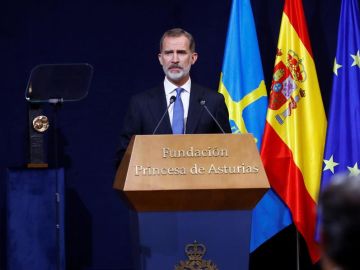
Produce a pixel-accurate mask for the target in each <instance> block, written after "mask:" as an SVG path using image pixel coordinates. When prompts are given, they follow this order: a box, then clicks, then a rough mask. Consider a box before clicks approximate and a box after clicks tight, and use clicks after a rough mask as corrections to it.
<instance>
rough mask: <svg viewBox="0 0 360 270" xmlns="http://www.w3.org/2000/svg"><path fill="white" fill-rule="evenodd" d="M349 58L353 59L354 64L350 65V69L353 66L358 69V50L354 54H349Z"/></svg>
mask: <svg viewBox="0 0 360 270" xmlns="http://www.w3.org/2000/svg"><path fill="white" fill-rule="evenodd" d="M351 57H352V58H353V59H354V62H353V63H352V65H351V66H352V67H353V66H358V67H359V68H360V52H359V50H358V51H357V53H356V54H351Z"/></svg>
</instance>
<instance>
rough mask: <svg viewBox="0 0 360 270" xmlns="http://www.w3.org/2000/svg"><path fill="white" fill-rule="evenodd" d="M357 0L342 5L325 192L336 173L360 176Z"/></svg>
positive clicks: (330, 114) (325, 168)
mask: <svg viewBox="0 0 360 270" xmlns="http://www.w3.org/2000/svg"><path fill="white" fill-rule="evenodd" d="M359 22H360V20H359V7H358V1H357V0H343V1H342V5H341V13H340V21H339V29H338V41H337V50H336V57H335V60H334V68H333V71H334V75H333V76H334V77H333V86H332V95H331V104H330V111H329V117H328V119H329V121H328V122H329V123H328V131H327V138H326V146H325V153H324V168H323V172H322V181H321V191H322V190H323V189H324V188H325V187H326V186H328V184H329V182H330V181H331V177H332V176H333V175H334V174H335V173H348V174H350V175H359V174H360V169H359V165H360V164H359V163H360V53H359V50H360V28H359Z"/></svg>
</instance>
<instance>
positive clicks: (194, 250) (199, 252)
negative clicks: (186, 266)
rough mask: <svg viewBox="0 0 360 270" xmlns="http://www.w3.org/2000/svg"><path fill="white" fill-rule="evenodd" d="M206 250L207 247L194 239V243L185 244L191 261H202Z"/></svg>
mask: <svg viewBox="0 0 360 270" xmlns="http://www.w3.org/2000/svg"><path fill="white" fill-rule="evenodd" d="M205 252H206V247H205V245H203V244H198V242H196V241H194V243H193V244H187V245H186V246H185V253H186V255H187V256H188V258H189V260H191V261H201V260H202V257H203V256H204V254H205Z"/></svg>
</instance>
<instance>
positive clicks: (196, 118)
mask: <svg viewBox="0 0 360 270" xmlns="http://www.w3.org/2000/svg"><path fill="white" fill-rule="evenodd" d="M201 100H205V101H206V106H207V107H208V109H209V110H210V111H211V113H212V114H213V115H214V117H215V118H216V120H217V121H218V122H219V124H220V126H221V127H222V128H223V130H224V131H225V132H226V133H231V128H230V124H229V113H228V110H227V107H226V105H225V100H224V97H223V95H222V94H219V93H218V92H216V91H212V90H209V89H206V88H203V87H201V86H199V85H196V84H194V83H192V84H191V91H190V102H189V111H188V118H187V122H186V127H185V133H187V134H206V133H222V131H221V130H220V129H219V127H218V126H217V125H216V123H215V121H214V120H213V119H212V118H211V116H210V115H209V114H208V113H207V112H206V110H205V108H204V107H203V106H202V105H200V101H201ZM166 104H167V101H166V96H165V90H164V86H163V85H161V86H159V87H156V88H153V89H150V90H148V91H145V92H142V93H140V94H138V95H135V96H134V97H133V98H132V99H131V101H130V104H129V108H128V111H127V113H126V115H125V118H124V123H123V129H122V131H121V135H120V147H119V150H118V152H117V159H118V161H120V160H121V158H122V156H123V154H124V153H125V150H126V148H127V146H128V144H129V142H130V139H131V137H132V136H133V135H143V134H152V133H153V132H154V129H155V127H156V125H157V124H158V123H159V121H160V119H161V117H162V115H163V114H164V112H165V110H166ZM155 134H172V128H171V124H170V118H169V115H168V114H166V115H165V118H164V119H163V121H162V123H161V124H160V126H159V128H158V129H157V131H156V133H155Z"/></svg>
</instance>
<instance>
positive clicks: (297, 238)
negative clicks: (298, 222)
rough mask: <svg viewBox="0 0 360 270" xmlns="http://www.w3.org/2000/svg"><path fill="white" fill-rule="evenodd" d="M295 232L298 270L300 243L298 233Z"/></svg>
mask: <svg viewBox="0 0 360 270" xmlns="http://www.w3.org/2000/svg"><path fill="white" fill-rule="evenodd" d="M295 230H296V270H300V243H299V231H298V230H297V229H295Z"/></svg>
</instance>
